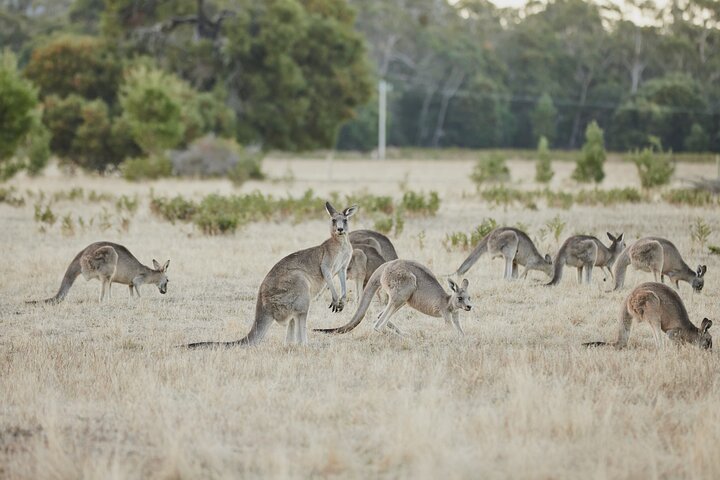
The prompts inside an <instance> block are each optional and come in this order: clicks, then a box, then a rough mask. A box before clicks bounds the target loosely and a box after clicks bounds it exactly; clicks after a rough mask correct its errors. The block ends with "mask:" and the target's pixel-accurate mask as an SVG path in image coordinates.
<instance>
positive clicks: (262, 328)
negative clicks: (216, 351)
mask: <svg viewBox="0 0 720 480" xmlns="http://www.w3.org/2000/svg"><path fill="white" fill-rule="evenodd" d="M272 322H273V317H272V316H271V315H268V314H266V313H265V309H264V307H263V305H262V303H261V299H260V295H258V299H257V304H256V306H255V322H254V323H253V326H252V327H251V328H250V331H249V332H248V334H247V335H245V337H243V338H241V339H240V340H235V341H232V342H196V343H189V344H187V345H184V346H185V347H186V348H191V349H195V348H218V347H226V348H229V347H238V346H239V347H251V346H253V345H257V344H258V343H260V341H261V340H262V339H263V338H264V337H265V334H266V333H267V331H268V330H269V329H270V325H272Z"/></svg>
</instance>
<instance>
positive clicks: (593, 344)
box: [582, 342, 612, 347]
mask: <svg viewBox="0 0 720 480" xmlns="http://www.w3.org/2000/svg"><path fill="white" fill-rule="evenodd" d="M582 345H583V347H609V346H612V343H608V342H587V343H583V344H582Z"/></svg>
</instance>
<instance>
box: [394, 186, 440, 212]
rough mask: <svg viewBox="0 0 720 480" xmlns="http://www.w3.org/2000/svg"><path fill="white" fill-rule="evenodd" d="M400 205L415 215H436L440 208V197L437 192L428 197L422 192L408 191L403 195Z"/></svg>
mask: <svg viewBox="0 0 720 480" xmlns="http://www.w3.org/2000/svg"><path fill="white" fill-rule="evenodd" d="M400 205H401V208H402V209H403V210H407V211H408V212H410V213H413V214H419V215H435V214H436V213H437V211H438V209H439V208H440V197H439V196H438V193H437V192H435V191H431V192H430V193H429V194H427V196H426V195H425V194H424V193H422V192H421V193H417V192H414V191H412V190H408V191H407V192H405V193H404V194H403V197H402V201H401V203H400Z"/></svg>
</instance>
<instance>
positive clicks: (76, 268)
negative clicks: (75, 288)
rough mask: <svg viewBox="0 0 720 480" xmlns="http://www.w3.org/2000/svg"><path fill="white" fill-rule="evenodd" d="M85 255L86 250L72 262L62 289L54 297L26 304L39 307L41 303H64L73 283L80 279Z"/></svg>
mask: <svg viewBox="0 0 720 480" xmlns="http://www.w3.org/2000/svg"><path fill="white" fill-rule="evenodd" d="M83 253H85V250H82V251H81V252H80V253H78V254H77V255H75V258H73V261H72V262H70V265H69V266H68V268H67V270H66V271H65V276H63V279H62V283H61V284H60V289H59V290H58V291H57V293H56V294H55V296H54V297H50V298H46V299H45V300H33V301H29V302H26V303H28V304H32V305H37V304H39V303H46V304H49V305H57V304H58V303H60V302H62V301H63V300H64V299H65V297H66V296H67V293H68V291H69V290H70V287H72V285H73V283H75V279H76V278H77V277H78V275H80V271H81V270H82V268H81V266H80V258H81V257H82V255H83Z"/></svg>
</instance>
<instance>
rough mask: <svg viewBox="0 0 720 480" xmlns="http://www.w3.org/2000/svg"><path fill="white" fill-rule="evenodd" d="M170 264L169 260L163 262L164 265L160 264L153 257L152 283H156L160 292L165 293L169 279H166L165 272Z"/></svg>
mask: <svg viewBox="0 0 720 480" xmlns="http://www.w3.org/2000/svg"><path fill="white" fill-rule="evenodd" d="M169 266H170V260H168V261H167V262H165V265H162V266H161V265H160V264H159V263H158V262H157V260H155V259H154V258H153V269H154V273H155V274H156V275H155V276H154V279H155V280H156V281H155V282H154V283H155V285H157V287H158V290H160V293H162V294H163V295H165V294H166V293H167V285H168V282H170V280H168V277H167V275H166V273H165V272H167V269H168V267H169Z"/></svg>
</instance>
